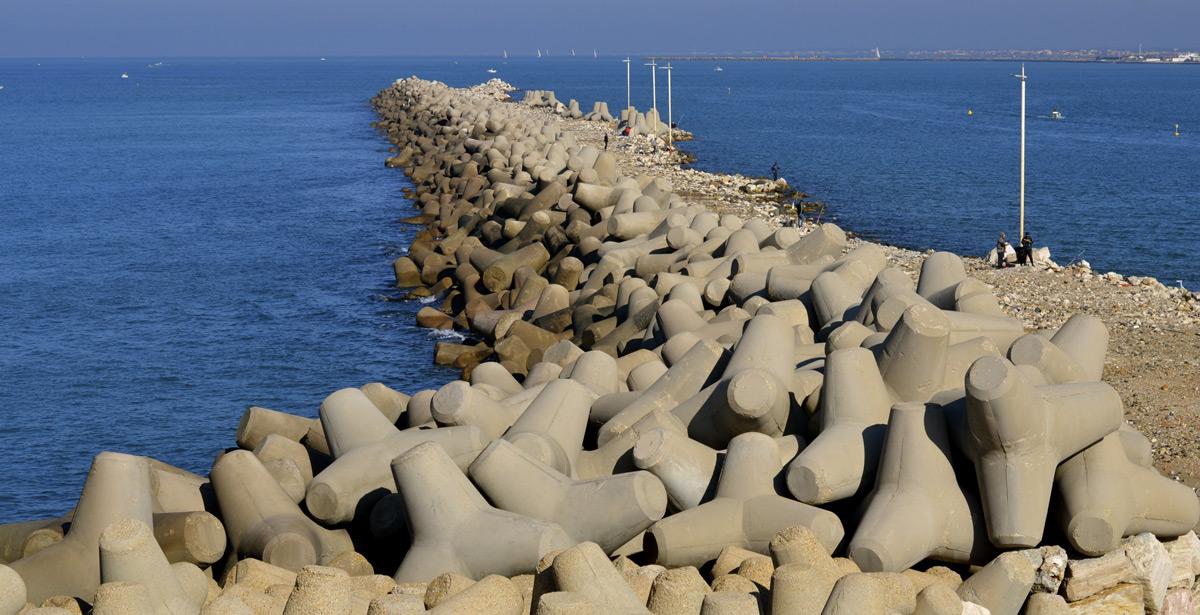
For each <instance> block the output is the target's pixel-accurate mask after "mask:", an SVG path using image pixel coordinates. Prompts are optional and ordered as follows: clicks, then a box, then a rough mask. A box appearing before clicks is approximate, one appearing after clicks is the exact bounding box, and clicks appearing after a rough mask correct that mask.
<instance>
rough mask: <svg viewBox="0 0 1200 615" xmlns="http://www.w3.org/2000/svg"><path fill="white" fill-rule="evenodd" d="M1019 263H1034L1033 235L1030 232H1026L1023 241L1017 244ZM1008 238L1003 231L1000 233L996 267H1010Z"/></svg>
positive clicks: (997, 242) (997, 241)
mask: <svg viewBox="0 0 1200 615" xmlns="http://www.w3.org/2000/svg"><path fill="white" fill-rule="evenodd" d="M1016 252H1017V264H1018V265H1030V266H1032V265H1033V237H1032V236H1030V235H1029V233H1025V235H1024V236H1023V237H1021V243H1020V244H1019V245H1017V246H1016ZM1007 253H1008V238H1007V237H1006V236H1005V235H1004V233H1003V232H1001V233H1000V238H999V239H997V240H996V267H997V268H1004V267H1008V259H1007V258H1006V256H1007Z"/></svg>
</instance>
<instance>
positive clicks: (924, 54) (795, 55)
mask: <svg viewBox="0 0 1200 615" xmlns="http://www.w3.org/2000/svg"><path fill="white" fill-rule="evenodd" d="M642 57H644V58H654V59H657V60H671V61H676V62H683V61H709V62H1091V63H1106V64H1170V65H1179V64H1192V65H1200V52H1196V51H1189V50H1170V51H1140V50H1139V51H1130V50H1095V49H1080V50H1069V49H1067V50H1049V49H1046V50H1037V51H1029V50H1016V49H1006V50H962V49H944V50H930V51H881V50H879V49H869V50H866V51H798V52H791V53H766V54H749V53H720V54H719V53H701V54H674V55H650V54H643V56H642Z"/></svg>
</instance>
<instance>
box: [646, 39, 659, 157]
mask: <svg viewBox="0 0 1200 615" xmlns="http://www.w3.org/2000/svg"><path fill="white" fill-rule="evenodd" d="M644 66H649V67H650V89H651V90H652V93H651V95H650V108H651V109H654V138H655V139H658V72H657V71H656V69H657V68H658V64H657V63H656V62H655V61H654V58H650V62H649V63H648V64H645V65H644Z"/></svg>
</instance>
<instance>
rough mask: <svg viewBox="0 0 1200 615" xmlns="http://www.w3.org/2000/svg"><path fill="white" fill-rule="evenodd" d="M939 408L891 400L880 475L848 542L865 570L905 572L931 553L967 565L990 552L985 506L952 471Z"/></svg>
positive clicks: (854, 556) (880, 462)
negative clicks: (983, 506)
mask: <svg viewBox="0 0 1200 615" xmlns="http://www.w3.org/2000/svg"><path fill="white" fill-rule="evenodd" d="M950 455H951V453H950V436H949V435H948V434H947V431H946V420H945V418H944V417H943V415H942V410H941V408H940V407H938V406H935V405H932V404H930V405H926V404H921V403H913V402H909V403H900V404H897V405H895V406H893V407H892V414H891V418H890V419H889V421H888V428H887V438H886V440H885V441H884V445H883V455H882V458H881V459H880V461H879V477H878V482H877V483H876V486H875V491H873V492H872V493H871V495H870V496H869V499H868V503H867V509H866V513H865V514H864V515H863V518H862V521H861V522H860V523H859V526H858V529H857V530H856V531H855V533H854V538H853V539H852V540H851V541H850V546H849V553H850V558H851V559H853V560H854V562H855V563H856V564H858V566H859V568H861V569H862V570H863V571H864V572H901V571H903V570H905V569H907V568H909V567H911V566H912V565H913V564H916V563H917V562H919V561H921V560H923V559H925V558H932V559H936V560H941V561H947V562H953V563H959V564H966V563H972V562H978V561H981V560H982V559H983V558H984V557H985V556H986V555H987V553H988V551H990V547H991V545H990V544H988V541H987V532H986V530H985V527H984V523H983V513H982V511H981V510H980V509H979V503H978V501H975V500H974V499H973V496H968V495H967V494H964V493H963V491H962V489H961V488H960V487H959V485H958V483H957V481H956V480H955V475H954V466H953V465H952V464H951V457H950Z"/></svg>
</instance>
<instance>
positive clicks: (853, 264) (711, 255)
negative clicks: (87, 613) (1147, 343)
mask: <svg viewBox="0 0 1200 615" xmlns="http://www.w3.org/2000/svg"><path fill="white" fill-rule="evenodd" d="M374 102H375V105H376V107H377V109H378V110H379V112H380V115H381V119H380V122H379V127H380V128H381V130H383V131H384V133H385V134H387V135H388V137H389V139H391V140H392V141H393V142H394V143H395V144H396V146H397V152H396V155H395V156H393V157H391V158H389V159H388V164H389V165H390V166H394V167H399V168H403V169H405V170H406V172H408V173H409V175H410V177H411V178H412V180H413V183H414V186H415V188H416V193H415V199H416V202H417V203H418V205H419V207H420V212H419V218H417V220H419V221H420V222H421V223H423V224H424V225H426V227H427V228H426V230H425V231H423V232H422V233H419V234H418V235H417V237H416V239H415V240H414V242H413V244H412V246H411V247H410V249H409V253H408V255H407V256H405V257H402V258H400V259H397V261H396V263H395V267H394V269H395V274H396V279H397V283H398V284H399V285H401V286H404V287H409V288H415V289H417V290H416V291H415V294H418V295H438V296H440V297H441V304H440V305H441V309H440V310H439V309H431V310H426V311H423V313H422V314H420V315H419V318H421V320H422V322H423V324H425V325H427V326H433V327H455V326H457V327H460V328H463V329H469V330H471V331H473V332H474V333H475V334H476V335H477V336H478V337H479V339H480V342H479V343H477V344H473V345H465V344H464V345H457V346H456V345H450V344H443V345H442V346H441V347H440V348H439V356H440V358H441V360H442V361H443V362H446V363H451V364H454V365H456V366H458V367H460V368H462V369H463V370H464V373H463V376H464V379H463V380H458V381H454V382H451V383H448V384H446V385H445V386H442V387H440V388H438V389H436V390H433V389H431V390H426V391H419V392H414V394H413V395H412V396H409V395H405V394H403V393H400V392H398V391H395V390H392V389H390V388H388V387H385V386H382V385H378V384H375V385H367V386H364V387H362V388H357V389H343V390H340V391H337V392H334V393H333V394H331V395H330V396H329V397H328V398H327V399H326V400H325V402H324V403H323V404H322V408H321V412H320V417H319V418H318V419H315V420H314V419H307V418H303V417H297V416H292V415H287V414H284V413H279V412H274V411H271V410H267V409H264V408H257V407H255V408H251V409H249V410H248V411H247V412H246V413H245V415H244V416H243V418H242V421H241V423H240V425H239V427H238V438H237V439H238V441H237V444H238V447H239V448H238V449H237V450H234V451H231V452H228V453H226V454H224V455H223V456H221V457H220V458H219V459H218V460H217V461H216V463H215V464H214V466H213V469H212V472H211V474H210V476H209V477H208V478H207V479H206V478H203V477H198V476H195V475H191V474H189V473H185V472H180V471H178V470H175V469H172V468H170V467H168V466H164V465H163V464H161V463H154V462H150V461H148V460H146V459H144V458H137V457H131V456H126V455H120V454H115V453H105V454H102V455H100V456H98V457H97V458H96V460H95V461H94V463H93V469H92V472H91V473H90V474H89V480H88V482H87V484H86V485H85V488H84V492H83V494H82V496H81V499H80V503H79V506H78V507H77V510H76V512H75V514H74V517H73V518H72V520H71V525H70V527H69V528H68V529H67V531H66V532H65V533H64V532H62V525H63V520H47V521H45V522H37V523H35V524H32V525H25V526H22V527H19V528H15V527H12V526H6V527H5V532H6V533H5V534H4V536H5V544H6V545H7V546H16V545H17V544H19V546H20V555H22V556H23V557H21V558H20V559H18V560H17V561H15V562H13V563H12V565H11V571H15V572H16V573H17V574H18V575H19V578H16V577H14V576H13V575H12V574H8V572H4V571H9V569H0V572H4V574H5V576H2V577H0V579H3V582H4V583H8V585H7V586H5V587H6V588H8V589H12V590H13V591H14V592H15V591H16V588H17V587H18V585H20V586H22V589H23V592H24V594H25V596H26V597H29V598H32V600H33V601H34V602H38V603H40V602H41V601H43V600H46V599H51V598H53V597H54V596H56V595H73V596H77V597H79V598H82V599H84V600H89V601H91V600H94V601H95V602H96V604H97V608H100V606H101V605H103V606H104V607H105V608H114V609H115V608H117V607H118V606H123V607H125V608H131V607H128V606H127V605H131V604H132V605H152V607H151V608H155V610H160V609H169V612H176V611H178V612H188V611H189V610H196V611H198V610H199V609H200V605H201V604H204V603H207V606H206V607H204V608H205V609H206V611H207V612H213V613H223V612H244V611H245V610H247V609H249V608H251V605H255V608H256V610H257V609H258V608H261V609H264V610H265V611H266V612H274V610H276V609H277V610H278V611H280V612H285V613H306V612H313V613H316V612H347V613H348V612H359V611H366V612H369V611H370V610H372V609H373V610H374V611H375V612H412V611H422V610H424V609H426V608H432V610H434V611H435V612H466V611H471V612H483V611H486V612H497V613H520V612H525V611H533V612H539V613H541V612H546V613H552V612H613V611H620V612H645V611H646V610H649V611H652V612H655V613H667V612H671V613H674V612H759V610H760V609H769V610H771V611H772V612H777V613H778V612H798V613H806V612H822V611H824V612H901V613H912V612H918V611H917V610H918V609H920V611H919V612H947V613H951V612H959V613H961V612H983V611H982V610H980V609H979V608H977V606H975V605H982V606H984V607H987V608H989V609H991V611H992V612H1000V613H1006V612H1012V613H1015V612H1017V611H1018V610H1019V609H1021V608H1022V606H1023V605H1025V603H1026V602H1027V601H1028V602H1030V603H1032V604H1034V605H1035V606H1034V608H1044V609H1053V608H1058V607H1060V606H1061V607H1062V608H1067V607H1066V601H1067V600H1070V601H1071V602H1072V603H1073V604H1074V605H1076V606H1077V607H1079V608H1086V607H1087V603H1088V601H1092V602H1100V601H1109V602H1111V601H1113V600H1126V601H1132V600H1135V599H1136V601H1138V602H1137V603H1138V604H1144V605H1145V606H1147V607H1148V608H1149V609H1151V610H1157V609H1161V608H1162V607H1163V605H1164V604H1165V603H1166V601H1167V600H1168V599H1170V597H1171V596H1181V595H1182V594H1181V593H1180V589H1181V588H1182V587H1184V586H1187V587H1188V589H1187V591H1188V592H1190V586H1191V583H1192V582H1194V578H1195V569H1194V568H1192V567H1190V566H1192V564H1193V562H1194V561H1195V558H1194V557H1193V556H1194V555H1195V554H1196V550H1197V549H1198V548H1200V543H1198V542H1197V541H1196V539H1195V536H1194V534H1191V533H1189V530H1190V529H1191V528H1192V527H1193V526H1194V525H1195V523H1196V521H1197V519H1196V517H1197V515H1198V514H1200V509H1198V507H1197V502H1196V498H1195V495H1194V494H1193V493H1192V492H1191V490H1190V489H1187V488H1186V487H1182V486H1180V485H1177V484H1175V483H1174V482H1173V481H1170V480H1169V479H1165V478H1163V477H1160V476H1158V475H1157V474H1156V473H1155V472H1154V470H1153V469H1151V468H1149V467H1148V466H1149V457H1150V453H1149V449H1148V443H1147V442H1146V439H1145V438H1144V437H1142V436H1141V435H1140V434H1139V433H1138V432H1137V431H1136V430H1133V429H1131V428H1129V427H1128V426H1126V425H1124V424H1123V423H1122V407H1121V400H1120V399H1119V397H1118V396H1117V395H1116V394H1115V391H1113V390H1112V389H1111V387H1109V386H1108V385H1106V384H1104V383H1103V382H1100V378H1101V369H1102V367H1103V355H1104V349H1105V347H1106V346H1107V336H1108V334H1107V331H1106V330H1105V328H1104V326H1103V324H1102V323H1100V322H1099V321H1098V320H1097V319H1095V318H1092V317H1088V316H1079V317H1076V318H1072V319H1071V320H1069V321H1068V322H1067V323H1066V324H1065V325H1064V326H1063V327H1062V328H1060V329H1058V330H1057V331H1055V332H1053V334H1051V335H1038V334H1026V331H1025V328H1024V327H1023V326H1022V324H1021V323H1020V322H1019V321H1016V320H1014V319H1012V318H1009V317H1007V316H1004V315H1003V313H1002V311H1001V309H1000V307H999V305H998V303H997V301H996V299H995V297H994V296H992V294H991V291H990V290H989V289H988V288H987V287H985V286H984V285H982V284H981V283H979V282H977V281H975V280H973V279H972V278H970V277H968V276H967V275H966V271H965V269H964V267H963V264H962V261H961V260H959V259H958V257H956V256H954V255H951V254H947V253H937V254H934V255H931V256H930V257H929V258H927V259H925V261H924V263H923V264H922V267H921V275H920V277H919V279H918V281H917V283H916V284H915V285H913V283H912V281H911V280H910V279H909V278H908V277H907V276H906V275H904V274H903V273H901V272H899V271H898V270H896V269H893V268H889V267H888V259H887V256H886V253H885V251H884V250H883V248H881V247H879V246H875V245H873V244H858V245H856V246H855V247H853V248H852V249H851V246H850V242H849V241H848V240H847V238H846V236H845V234H844V233H843V232H842V231H841V229H839V228H837V227H836V226H834V225H828V224H827V225H822V226H819V227H813V228H810V229H806V231H807V232H803V231H801V230H799V229H794V228H784V229H775V228H772V227H771V226H770V225H768V224H766V223H765V222H763V221H762V220H759V219H748V220H747V219H743V218H740V217H738V216H734V215H731V214H726V215H718V214H716V213H713V212H710V211H707V210H706V209H704V208H702V207H697V206H694V205H689V204H688V202H687V201H686V199H684V198H683V197H681V196H680V195H679V194H678V193H676V192H675V190H674V187H673V186H672V185H671V184H670V183H669V182H666V181H663V180H661V179H658V178H654V177H651V176H648V175H639V176H630V175H626V174H624V173H622V172H621V171H620V170H619V168H618V164H617V161H616V160H615V158H614V157H613V156H612V155H610V154H606V153H604V152H603V151H602V150H600V149H597V148H594V147H580V146H579V144H578V143H574V142H573V139H572V138H571V137H570V136H569V135H566V134H564V133H563V132H562V131H561V130H560V129H559V127H558V126H557V125H556V123H555V122H554V121H553V120H552V119H539V118H538V117H537V116H531V115H529V114H527V113H525V112H524V110H523V109H521V108H519V107H516V106H514V105H511V104H508V103H503V102H500V101H497V100H496V99H495V98H494V97H492V96H488V95H485V94H479V93H475V92H471V91H463V90H453V89H450V88H447V87H445V86H443V85H441V84H436V83H430V82H424V81H421V80H417V79H411V80H405V81H402V82H398V83H397V84H395V85H394V86H393V87H391V88H389V89H387V90H385V91H384V92H382V93H381V94H380V95H379V96H378V97H376V99H375V101H374ZM1052 493H1057V496H1058V497H1060V498H1062V502H1059V503H1057V504H1056V506H1055V510H1054V513H1055V514H1054V515H1050V514H1049V513H1050V512H1051V511H1050V509H1051V495H1052ZM301 504H302V505H301ZM858 508H862V509H863V510H865V515H864V516H862V517H861V518H860V517H859V516H858V515H857V514H856V513H855V510H856V509H858ZM164 514H174V515H177V516H180V517H179V518H181V519H185V520H187V519H190V521H187V523H188V524H190V526H191V527H197V528H203V529H202V530H199V531H197V532H193V533H192V534H188V533H187V532H170V531H163V530H165V529H166V528H170V527H172V526H171V525H170V524H169V523H168V521H166V520H160V515H164ZM176 523H179V521H176ZM1048 524H1049V526H1050V528H1051V531H1052V535H1057V532H1060V531H1061V532H1062V533H1063V534H1064V536H1065V538H1066V542H1065V543H1064V546H1065V547H1067V548H1069V549H1070V550H1071V553H1070V555H1073V556H1074V557H1072V558H1071V559H1068V552H1067V551H1066V550H1064V549H1063V548H1062V547H1053V546H1047V545H1043V544H1042V543H1043V542H1045V540H1044V539H1045V538H1046V536H1045V535H1044V534H1045V533H1046V532H1045V528H1046V526H1047V525H1048ZM22 532H24V533H23V534H22ZM1155 534H1157V535H1158V536H1160V537H1162V538H1164V539H1171V538H1175V537H1177V536H1183V538H1180V539H1178V540H1173V541H1171V542H1170V543H1169V544H1167V545H1165V546H1164V544H1162V543H1160V542H1159V541H1158V539H1157V538H1156V537H1155ZM35 535H36V540H34V537H35ZM1126 535H1131V536H1132V537H1131V538H1130V539H1129V540H1126V541H1122V540H1121V539H1122V537H1124V536H1126ZM6 548H7V547H6ZM612 556H615V560H613V563H609V558H610V557H612ZM1090 556H1103V557H1102V558H1100V559H1099V560H1097V559H1091V558H1090ZM1101 560H1102V561H1101ZM934 562H937V563H939V565H933V563H934ZM1110 564H1111V565H1110ZM971 565H979V566H982V568H979V569H978V570H977V571H975V570H973V569H972V568H970V566H971ZM913 566H917V567H918V569H917V570H914V569H913V568H912V567H913ZM202 570H212V571H213V576H214V577H218V578H220V579H221V583H220V584H218V583H217V582H216V581H213V580H210V579H208V578H206V576H205V575H204V573H203V572H202ZM701 570H703V571H704V573H703V574H702V573H701V572H700V571H701ZM1164 570H1167V571H1170V574H1167V575H1165V576H1164V574H1163V571H1164ZM11 571H10V572H11ZM297 571H298V574H297ZM372 572H384V573H386V574H387V575H388V576H390V578H388V576H380V575H372V574H371V573H372ZM963 576H965V577H966V578H965V580H964V579H963V578H962V577H963ZM1064 576H1068V577H1069V578H1068V579H1067V580H1066V582H1065V583H1063V577H1064ZM1177 577H1178V578H1177ZM102 583H103V585H102ZM1171 585H1175V588H1174V589H1172V588H1171ZM1031 592H1032V597H1031ZM14 595H15V594H14ZM1135 596H1136V598H1135ZM1174 599H1176V600H1178V599H1181V598H1174ZM159 603H161V604H163V605H165V606H162V607H158V604H159ZM156 607H157V608H156ZM385 609H390V610H385ZM401 609H408V610H401ZM972 609H974V610H973V611H972ZM135 612H137V611H135ZM1045 612H1053V611H1045Z"/></svg>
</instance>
